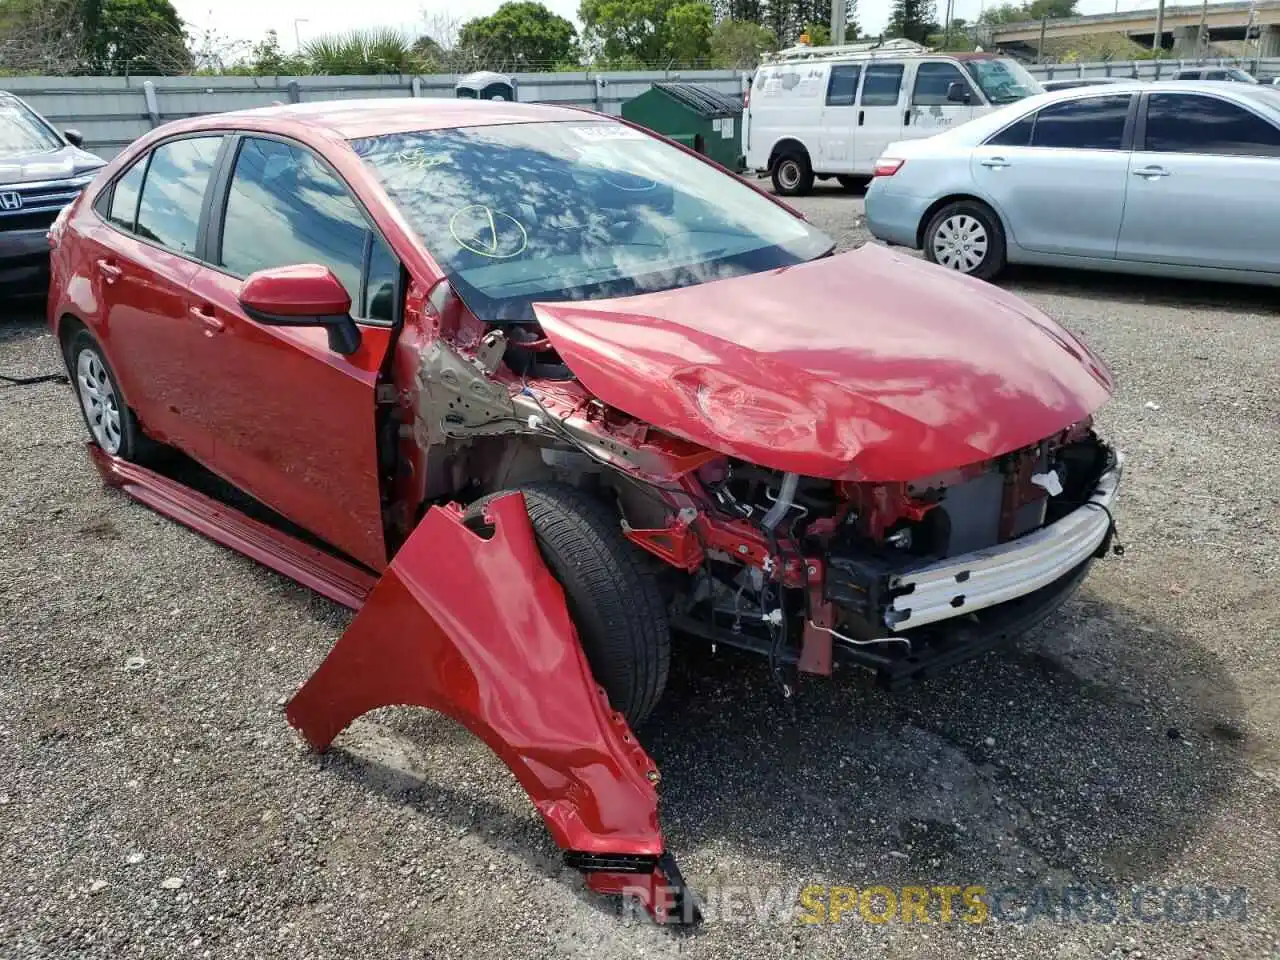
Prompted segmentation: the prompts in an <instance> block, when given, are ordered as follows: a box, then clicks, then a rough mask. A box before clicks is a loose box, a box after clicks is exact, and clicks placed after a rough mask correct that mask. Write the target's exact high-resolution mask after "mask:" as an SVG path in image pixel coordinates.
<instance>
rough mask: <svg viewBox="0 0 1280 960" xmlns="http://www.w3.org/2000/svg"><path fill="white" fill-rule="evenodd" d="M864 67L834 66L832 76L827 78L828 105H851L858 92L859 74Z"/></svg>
mask: <svg viewBox="0 0 1280 960" xmlns="http://www.w3.org/2000/svg"><path fill="white" fill-rule="evenodd" d="M861 72H862V68H861V67H858V66H843V65H841V66H834V67H832V68H831V77H830V79H829V80H827V106H828V107H850V106H853V101H854V98H855V97H856V96H857V94H858V76H859V74H861Z"/></svg>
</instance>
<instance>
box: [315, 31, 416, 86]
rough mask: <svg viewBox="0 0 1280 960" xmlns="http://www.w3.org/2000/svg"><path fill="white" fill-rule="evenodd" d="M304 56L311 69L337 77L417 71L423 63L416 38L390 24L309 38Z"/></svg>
mask: <svg viewBox="0 0 1280 960" xmlns="http://www.w3.org/2000/svg"><path fill="white" fill-rule="evenodd" d="M302 55H303V57H304V58H305V59H306V61H307V62H308V63H309V64H310V67H311V72H313V73H319V74H329V75H333V76H337V75H342V74H347V75H362V74H379V73H417V72H419V67H421V66H422V64H421V61H420V60H419V59H418V56H417V55H416V54H415V53H414V45H413V41H411V40H410V39H409V38H408V37H407V36H406V35H405V34H403V33H401V32H400V31H399V30H394V29H391V28H388V27H372V28H370V29H367V30H349V31H347V32H346V33H330V34H325V35H323V36H319V37H316V38H315V39H314V40H308V41H307V42H306V43H305V44H304V45H303V47H302Z"/></svg>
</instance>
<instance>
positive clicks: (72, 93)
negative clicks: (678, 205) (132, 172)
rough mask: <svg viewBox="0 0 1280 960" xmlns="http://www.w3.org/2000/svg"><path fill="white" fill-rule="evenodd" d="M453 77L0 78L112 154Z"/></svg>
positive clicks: (709, 74) (550, 97) (603, 84)
mask: <svg viewBox="0 0 1280 960" xmlns="http://www.w3.org/2000/svg"><path fill="white" fill-rule="evenodd" d="M515 76H516V79H517V83H518V88H519V99H521V100H523V101H540V102H546V103H564V104H571V105H574V106H581V107H587V108H589V109H592V110H599V111H602V112H604V113H609V114H614V115H617V114H618V113H619V111H620V110H621V106H622V103H623V101H625V100H630V99H631V98H632V97H635V96H638V95H639V94H641V93H644V92H645V91H646V90H648V89H649V87H650V86H652V85H653V83H654V82H655V81H661V80H675V79H680V80H688V81H692V82H696V83H703V84H706V85H708V86H710V87H713V88H714V89H716V90H719V91H720V92H721V93H727V94H730V95H733V96H740V95H741V94H742V92H743V91H744V90H745V89H746V83H747V80H746V78H747V76H748V74H747V73H746V72H743V71H735V70H683V71H678V72H670V73H667V72H664V71H661V70H654V71H647V72H632V73H528V74H516V75H515ZM456 81H457V77H456V76H452V75H434V76H421V77H408V76H381V77H149V78H148V77H129V78H125V77H3V78H0V89H5V90H8V91H10V92H11V93H15V94H17V95H18V96H20V97H22V98H23V99H24V100H26V101H27V102H28V103H30V104H31V105H32V106H33V107H34V108H35V109H36V110H39V111H40V112H41V113H42V114H44V115H45V116H46V117H47V118H48V119H49V120H50V121H51V122H52V123H53V124H54V125H55V126H57V127H60V128H65V127H74V128H76V129H78V130H79V131H80V132H81V133H83V134H84V137H85V146H86V147H87V148H88V149H90V150H93V151H94V152H95V153H98V154H100V155H102V156H104V157H113V156H115V155H116V154H117V153H119V152H120V151H121V150H122V149H124V147H125V146H126V145H127V144H129V143H130V142H131V141H133V140H134V139H135V138H137V137H139V136H141V135H142V134H144V133H146V132H147V131H148V130H150V129H152V128H153V127H155V126H158V125H160V124H162V123H164V122H166V121H169V120H177V119H180V118H183V117H193V116H199V115H202V114H206V113H221V112H223V111H227V110H244V109H248V108H251V107H265V106H269V105H270V104H272V103H275V102H277V101H279V102H282V103H289V102H297V101H304V102H305V101H311V100H339V99H352V98H361V97H412V96H418V97H452V96H453V95H454V92H453V91H454V83H455V82H456Z"/></svg>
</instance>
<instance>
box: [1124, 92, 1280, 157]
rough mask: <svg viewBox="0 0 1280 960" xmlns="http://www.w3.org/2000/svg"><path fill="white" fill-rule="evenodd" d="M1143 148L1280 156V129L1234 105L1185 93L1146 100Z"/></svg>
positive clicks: (1153, 150)
mask: <svg viewBox="0 0 1280 960" xmlns="http://www.w3.org/2000/svg"><path fill="white" fill-rule="evenodd" d="M1144 146H1145V148H1146V149H1147V150H1149V151H1151V152H1154V153H1217V154H1226V155H1234V156H1254V157H1275V156H1280V130H1277V129H1276V128H1275V127H1273V126H1272V125H1271V124H1270V123H1268V122H1267V121H1266V120H1263V119H1262V118H1261V117H1259V116H1257V115H1256V114H1253V113H1250V112H1249V111H1248V110H1245V109H1244V108H1243V107H1238V106H1236V105H1235V104H1234V103H1228V102H1227V101H1225V100H1219V99H1217V98H1216V97H1205V96H1197V95H1195V94H1185V93H1181V94H1180V93H1153V94H1150V95H1149V96H1148V97H1147V134H1146V142H1145V144H1144Z"/></svg>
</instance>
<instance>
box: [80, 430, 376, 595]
mask: <svg viewBox="0 0 1280 960" xmlns="http://www.w3.org/2000/svg"><path fill="white" fill-rule="evenodd" d="M89 456H90V458H91V459H92V460H93V465H94V466H95V467H97V468H98V473H100V474H102V482H103V483H105V484H106V485H107V486H109V487H115V488H117V489H118V490H121V491H123V492H124V493H127V494H128V495H129V496H131V497H133V499H135V500H137V501H138V502H139V503H141V504H144V505H145V506H148V507H150V508H151V509H152V510H154V511H156V512H157V513H161V514H164V515H165V516H166V517H169V518H170V519H172V520H176V521H178V523H180V524H182V525H183V526H185V527H190V528H191V529H192V530H194V531H196V532H197V533H200V534H203V535H204V536H206V537H208V538H209V539H210V540H213V541H214V542H215V543H220V544H222V545H223V546H224V547H230V548H231V549H232V550H235V551H236V552H237V553H243V554H244V555H245V556H247V557H250V558H252V559H254V560H257V561H258V562H259V563H261V564H262V565H263V566H265V567H269V568H270V569H272V570H274V571H276V572H277V573H279V574H282V575H284V576H286V577H288V578H289V579H290V580H296V581H297V582H298V583H300V584H302V585H303V586H304V587H310V588H311V589H312V590H314V591H315V592H316V593H318V594H320V595H321V596H324V597H328V598H329V599H330V600H332V601H333V602H334V603H337V604H341V605H342V606H344V607H347V608H349V609H351V610H359V609H360V607H361V606H363V605H364V601H365V599H366V598H367V597H368V596H369V592H370V591H371V590H373V585H374V584H375V583H376V582H377V579H378V578H377V577H375V576H374V575H373V574H372V573H369V572H368V571H366V570H365V569H364V568H363V567H359V566H356V565H355V564H353V563H347V562H345V561H343V560H340V559H338V558H337V557H335V556H333V555H332V554H329V553H326V552H325V551H323V550H320V549H317V548H316V547H313V546H311V545H310V544H307V543H303V542H302V541H301V540H298V539H297V538H295V537H291V536H289V535H288V534H287V533H283V532H281V531H279V530H277V529H276V528H275V527H272V526H269V525H268V524H265V523H262V522H261V521H258V520H254V519H253V518H251V517H248V516H246V515H245V514H243V513H241V512H240V511H239V510H236V509H235V508H234V507H229V506H227V505H226V504H224V503H221V502H219V501H217V500H215V499H213V498H212V497H208V496H205V495H204V494H203V493H200V492H198V491H196V490H193V489H191V488H190V487H188V486H186V485H184V484H181V483H179V482H178V481H176V480H171V479H169V478H168V477H166V476H164V475H162V474H159V473H156V472H155V471H154V470H148V469H147V468H146V467H140V466H138V465H137V464H136V463H129V462H128V461H127V460H121V459H119V458H118V457H113V456H111V455H109V454H107V453H104V452H103V450H102V448H101V447H99V446H98V445H97V444H94V443H91V444H89Z"/></svg>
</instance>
